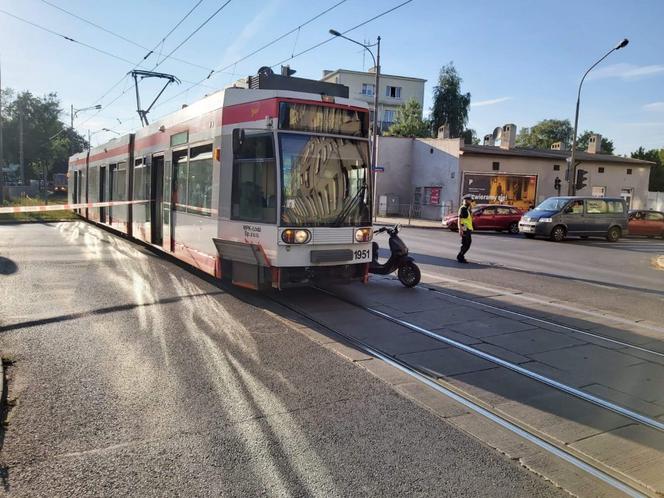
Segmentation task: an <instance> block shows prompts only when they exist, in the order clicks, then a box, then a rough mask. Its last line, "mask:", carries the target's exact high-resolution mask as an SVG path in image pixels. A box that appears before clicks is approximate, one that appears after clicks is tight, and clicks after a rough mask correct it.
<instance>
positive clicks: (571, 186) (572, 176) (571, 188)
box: [567, 38, 629, 195]
mask: <svg viewBox="0 0 664 498" xmlns="http://www.w3.org/2000/svg"><path fill="white" fill-rule="evenodd" d="M628 43H629V40H628V39H627V38H625V39H624V40H623V41H621V42H620V43H618V45H616V46H615V47H613V48H612V49H611V50H609V51H608V52H607V53H606V54H604V56H603V57H602V58H601V59H599V60H598V61H597V62H595V63H594V64H593V65H592V66H590V67H589V68H588V70H587V71H586V72H585V73H584V74H583V78H581V82H580V83H579V91H578V92H577V95H576V113H575V114H574V136H573V137H572V154H571V156H570V164H569V166H568V167H567V168H568V171H569V183H568V190H567V192H568V194H569V195H574V194H575V193H576V188H575V182H576V164H575V162H574V161H575V159H576V135H577V127H578V126H579V103H580V101H581V86H582V85H583V81H584V80H585V79H586V76H588V73H589V72H590V71H592V70H593V69H594V68H595V66H597V64H599V63H600V62H602V61H603V60H604V59H606V58H607V57H608V56H609V55H610V54H611V53H613V52H615V51H616V50H620V49H621V48H624V47H626V46H627V44H628Z"/></svg>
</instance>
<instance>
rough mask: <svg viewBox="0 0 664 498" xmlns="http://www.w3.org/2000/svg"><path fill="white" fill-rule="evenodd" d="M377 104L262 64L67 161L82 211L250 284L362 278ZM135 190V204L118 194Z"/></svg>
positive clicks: (131, 195) (367, 252) (129, 195)
mask: <svg viewBox="0 0 664 498" xmlns="http://www.w3.org/2000/svg"><path fill="white" fill-rule="evenodd" d="M369 164H370V161H369V110H368V107H367V105H366V104H365V103H363V102H360V101H354V100H350V99H349V98H348V87H346V86H343V85H339V84H334V83H327V82H320V81H314V80H307V79H303V78H295V77H292V76H284V75H278V74H274V73H272V71H271V70H269V68H261V70H259V72H258V74H257V75H256V76H251V77H248V78H247V84H246V85H245V86H233V87H229V88H226V89H225V90H221V91H219V92H216V93H214V94H212V95H209V96H206V97H205V98H203V99H201V100H199V101H197V102H195V103H193V104H191V105H189V106H186V107H185V106H183V108H182V109H180V110H178V111H176V112H174V113H172V114H170V115H168V116H166V117H164V118H162V119H160V120H159V121H157V122H154V123H151V124H150V125H148V126H146V127H144V128H142V129H140V130H138V131H136V132H135V133H130V134H127V135H124V136H121V137H118V138H117V139H113V140H111V141H109V142H107V143H105V144H103V145H99V146H97V147H95V148H92V149H90V150H88V151H84V152H82V153H79V154H76V155H74V156H72V157H71V158H70V160H69V175H68V178H69V188H68V192H69V194H68V195H69V201H70V202H72V203H83V202H85V203H94V202H111V203H113V202H115V201H118V204H120V205H113V204H111V205H110V206H106V207H95V208H89V209H78V210H76V212H77V214H78V215H79V216H81V217H82V218H84V219H86V220H89V221H91V222H94V223H97V224H99V225H101V226H105V227H109V228H111V229H113V230H117V231H119V232H122V233H124V234H126V235H127V236H128V237H130V238H133V239H138V240H140V241H143V242H145V243H147V244H151V245H153V246H155V247H157V248H159V249H160V250H163V251H165V252H168V253H170V254H172V255H173V256H175V257H176V258H179V259H181V260H182V261H184V262H186V263H188V264H190V265H193V266H195V267H197V268H199V269H201V270H203V271H205V272H207V273H209V274H211V275H214V276H215V277H218V278H224V279H229V280H231V281H232V282H233V283H234V284H236V285H240V286H244V287H249V288H252V289H263V288H269V287H273V288H278V289H281V288H285V287H289V286H296V285H303V284H308V283H310V282H314V281H329V280H335V281H339V280H342V281H352V280H362V281H366V280H367V278H368V267H369V263H370V261H371V249H372V247H371V239H372V234H373V231H372V227H371V213H372V206H371V199H372V195H371V192H372V184H371V174H370V166H369ZM119 201H133V202H119Z"/></svg>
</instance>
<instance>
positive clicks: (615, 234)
mask: <svg viewBox="0 0 664 498" xmlns="http://www.w3.org/2000/svg"><path fill="white" fill-rule="evenodd" d="M621 234H622V233H621V231H620V228H618V227H611V228H609V231H608V232H606V240H608V241H609V242H617V241H618V239H619V238H620V235H621Z"/></svg>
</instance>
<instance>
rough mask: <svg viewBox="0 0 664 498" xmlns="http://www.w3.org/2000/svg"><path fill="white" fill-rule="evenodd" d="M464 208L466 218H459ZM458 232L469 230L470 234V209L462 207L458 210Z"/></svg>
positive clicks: (471, 217) (471, 215)
mask: <svg viewBox="0 0 664 498" xmlns="http://www.w3.org/2000/svg"><path fill="white" fill-rule="evenodd" d="M464 208H466V209H467V210H468V216H467V217H465V218H462V217H461V211H462V210H463V209H464ZM459 230H463V231H464V232H465V231H466V230H470V231H471V232H472V231H473V214H472V212H471V211H470V208H469V207H467V206H465V205H463V206H461V207H460V208H459Z"/></svg>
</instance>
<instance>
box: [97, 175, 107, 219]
mask: <svg viewBox="0 0 664 498" xmlns="http://www.w3.org/2000/svg"><path fill="white" fill-rule="evenodd" d="M98 199H99V202H106V166H100V167H99V197H98ZM99 223H106V208H105V207H100V208H99Z"/></svg>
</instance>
